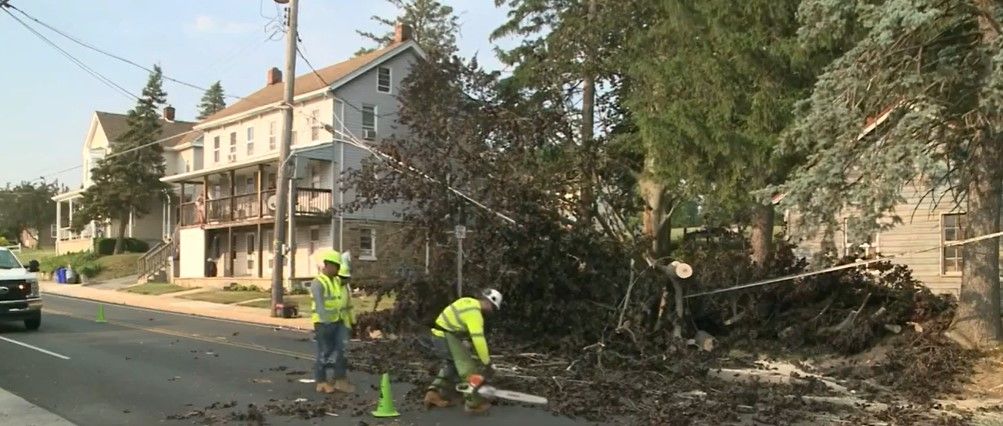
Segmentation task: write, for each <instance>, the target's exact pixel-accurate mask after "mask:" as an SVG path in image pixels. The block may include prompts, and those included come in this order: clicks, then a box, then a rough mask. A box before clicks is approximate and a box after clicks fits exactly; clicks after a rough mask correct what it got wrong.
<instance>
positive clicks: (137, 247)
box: [94, 238, 150, 256]
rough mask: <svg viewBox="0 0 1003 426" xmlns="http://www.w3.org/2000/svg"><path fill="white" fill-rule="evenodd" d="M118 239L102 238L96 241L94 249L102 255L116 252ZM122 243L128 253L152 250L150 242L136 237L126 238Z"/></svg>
mask: <svg viewBox="0 0 1003 426" xmlns="http://www.w3.org/2000/svg"><path fill="white" fill-rule="evenodd" d="M116 241H117V239H116V238H100V239H98V240H96V241H95V242H94V251H95V252H97V254H100V255H102V256H107V255H110V254H114V253H115V243H116ZM122 244H123V246H124V247H123V250H124V251H125V252H126V253H146V252H147V251H148V250H150V244H148V243H147V242H146V241H143V240H137V239H135V238H126V239H125V241H123V242H122Z"/></svg>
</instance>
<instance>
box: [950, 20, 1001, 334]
mask: <svg viewBox="0 0 1003 426" xmlns="http://www.w3.org/2000/svg"><path fill="white" fill-rule="evenodd" d="M978 6H979V8H980V9H982V12H983V15H984V16H982V17H980V18H979V21H980V25H979V26H980V29H981V31H982V34H983V37H982V42H983V44H986V45H989V46H992V45H993V44H994V43H995V40H996V38H997V37H998V34H997V30H996V29H995V28H994V25H993V24H992V23H991V22H989V20H988V19H987V18H986V17H987V16H988V17H991V16H993V12H994V10H993V4H992V2H990V1H985V0H982V1H979V2H978ZM984 59H985V60H986V61H987V66H986V70H985V71H986V73H985V75H986V78H988V76H989V75H991V72H992V61H991V58H989V57H986V58H984ZM986 113H988V114H989V115H990V116H997V117H998V115H997V114H998V112H997V111H986ZM996 124H997V123H990V124H988V125H983V128H982V129H980V130H979V131H978V132H977V134H976V137H975V138H973V141H972V148H971V156H970V157H969V162H968V167H969V173H968V174H967V177H968V179H969V182H968V194H967V202H968V211H967V213H966V215H965V221H966V222H967V223H965V224H964V225H965V226H964V228H963V230H964V232H965V236H966V237H969V238H970V237H978V236H982V235H986V234H992V233H996V232H999V228H1000V195H1001V194H1000V189H1001V186H1003V182H1001V181H1000V178H1001V176H1000V172H999V165H1000V161H1001V160H1003V157H1001V155H1000V154H1001V146H1000V144H1001V143H1003V140H1001V138H1000V137H999V136H998V135H997V134H996V133H995V132H994V129H993V128H992V126H993V125H996ZM963 253H964V254H963V259H964V265H963V266H962V278H961V295H960V296H961V297H960V298H959V303H958V313H957V315H956V316H955V318H954V324H953V327H952V330H951V337H952V338H953V339H954V340H956V341H958V342H959V343H961V344H962V345H966V346H969V347H988V346H992V345H994V344H996V342H997V341H998V340H999V339H1000V337H1001V331H1003V330H1001V328H1003V325H1001V323H1000V281H999V253H1000V246H999V239H998V238H991V239H988V240H983V241H978V242H974V243H969V244H966V245H965V246H964V251H963Z"/></svg>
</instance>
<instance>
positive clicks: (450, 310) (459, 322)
mask: <svg viewBox="0 0 1003 426" xmlns="http://www.w3.org/2000/svg"><path fill="white" fill-rule="evenodd" d="M480 310H481V302H480V301H479V300H477V299H474V298H470V297H465V298H462V299H459V300H457V301H455V302H453V303H451V304H450V305H449V306H447V307H446V309H443V310H442V313H441V314H439V317H438V318H436V320H435V325H436V327H439V328H441V329H442V330H445V331H448V332H450V333H457V334H467V333H469V331H468V329H467V323H466V321H464V320H463V314H464V313H467V312H471V311H480ZM433 333H434V334H436V335H439V333H435V332H434V331H433Z"/></svg>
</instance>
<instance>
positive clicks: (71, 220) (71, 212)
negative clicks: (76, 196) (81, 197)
mask: <svg viewBox="0 0 1003 426" xmlns="http://www.w3.org/2000/svg"><path fill="white" fill-rule="evenodd" d="M67 201H68V202H69V204H70V210H69V212H70V213H69V214H70V222H69V226H67V228H73V199H72V198H70V199H69V200H67Z"/></svg>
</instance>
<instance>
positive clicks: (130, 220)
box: [129, 207, 133, 238]
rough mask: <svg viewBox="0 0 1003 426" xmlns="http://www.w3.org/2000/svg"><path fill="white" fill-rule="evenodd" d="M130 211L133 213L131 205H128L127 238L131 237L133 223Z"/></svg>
mask: <svg viewBox="0 0 1003 426" xmlns="http://www.w3.org/2000/svg"><path fill="white" fill-rule="evenodd" d="M132 213H133V209H132V207H130V208H129V238H132V223H133V222H132Z"/></svg>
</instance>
